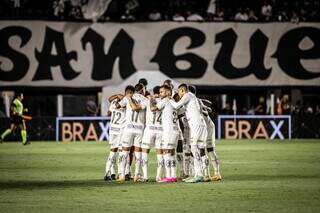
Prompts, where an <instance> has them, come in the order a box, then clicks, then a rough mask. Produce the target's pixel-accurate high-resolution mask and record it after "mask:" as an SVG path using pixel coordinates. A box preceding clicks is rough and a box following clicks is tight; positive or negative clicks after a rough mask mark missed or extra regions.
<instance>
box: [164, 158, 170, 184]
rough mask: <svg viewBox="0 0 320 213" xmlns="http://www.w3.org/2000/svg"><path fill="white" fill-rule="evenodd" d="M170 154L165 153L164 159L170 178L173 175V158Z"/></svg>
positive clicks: (167, 174)
mask: <svg viewBox="0 0 320 213" xmlns="http://www.w3.org/2000/svg"><path fill="white" fill-rule="evenodd" d="M170 157H171V156H170V154H168V153H166V154H164V155H163V159H164V168H165V171H166V178H170V177H171V165H170V164H171V159H170Z"/></svg>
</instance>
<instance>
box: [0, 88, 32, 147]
mask: <svg viewBox="0 0 320 213" xmlns="http://www.w3.org/2000/svg"><path fill="white" fill-rule="evenodd" d="M22 100H23V94H22V93H19V94H18V95H17V97H16V98H15V99H14V100H13V102H12V104H11V126H10V128H9V129H7V130H5V131H4V132H3V133H2V135H1V137H0V142H1V143H2V141H3V140H4V138H5V137H6V136H7V135H9V134H11V133H12V131H14V130H15V129H16V128H17V127H19V128H20V130H21V137H22V144H23V145H27V144H30V142H28V141H27V130H26V129H27V128H26V123H25V121H24V119H23V117H22V116H23V112H24V111H26V109H25V110H24V109H23V104H22Z"/></svg>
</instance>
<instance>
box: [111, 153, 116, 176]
mask: <svg viewBox="0 0 320 213" xmlns="http://www.w3.org/2000/svg"><path fill="white" fill-rule="evenodd" d="M117 157H118V152H114V156H113V161H112V165H111V169H110V171H111V174H112V175H113V174H116V166H117Z"/></svg>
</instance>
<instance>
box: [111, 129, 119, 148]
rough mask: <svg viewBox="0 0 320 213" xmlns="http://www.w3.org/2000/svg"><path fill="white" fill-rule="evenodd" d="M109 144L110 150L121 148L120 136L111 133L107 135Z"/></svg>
mask: <svg viewBox="0 0 320 213" xmlns="http://www.w3.org/2000/svg"><path fill="white" fill-rule="evenodd" d="M109 144H110V149H114V148H120V147H121V134H119V133H118V134H114V133H111V134H110V135H109Z"/></svg>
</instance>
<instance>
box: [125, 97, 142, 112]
mask: <svg viewBox="0 0 320 213" xmlns="http://www.w3.org/2000/svg"><path fill="white" fill-rule="evenodd" d="M126 97H127V99H128V103H129V105H130V106H131V109H132V110H133V111H136V112H139V111H140V110H142V109H143V107H142V106H141V105H140V104H136V103H135V102H134V101H133V100H132V97H130V96H126Z"/></svg>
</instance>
